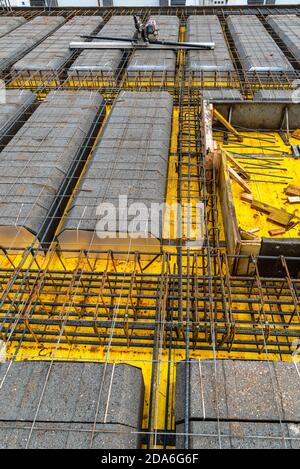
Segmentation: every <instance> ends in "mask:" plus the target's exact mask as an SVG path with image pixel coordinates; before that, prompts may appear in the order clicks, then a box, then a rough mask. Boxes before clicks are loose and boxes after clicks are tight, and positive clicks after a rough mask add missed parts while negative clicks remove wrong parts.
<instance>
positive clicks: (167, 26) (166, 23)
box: [127, 15, 180, 78]
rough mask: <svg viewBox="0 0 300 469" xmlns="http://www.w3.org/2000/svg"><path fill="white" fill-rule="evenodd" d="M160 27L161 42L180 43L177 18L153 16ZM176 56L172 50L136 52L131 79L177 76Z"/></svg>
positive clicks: (129, 69)
mask: <svg viewBox="0 0 300 469" xmlns="http://www.w3.org/2000/svg"><path fill="white" fill-rule="evenodd" d="M151 18H152V19H154V20H155V21H156V23H157V25H158V28H159V30H160V31H159V36H160V39H161V40H167V41H178V35H179V27H180V22H179V18H177V16H167V15H161V16H152V17H151ZM175 68H176V54H175V52H174V51H172V50H148V51H145V50H137V51H136V52H134V54H133V56H132V58H131V60H130V62H129V64H128V67H127V74H128V77H130V78H135V77H138V76H143V75H144V76H145V77H152V76H157V77H161V76H164V75H165V74H167V75H168V77H170V78H173V77H174V76H175Z"/></svg>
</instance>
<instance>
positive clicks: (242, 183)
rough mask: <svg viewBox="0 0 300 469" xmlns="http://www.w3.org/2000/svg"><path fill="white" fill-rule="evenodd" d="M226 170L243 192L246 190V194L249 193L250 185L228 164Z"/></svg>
mask: <svg viewBox="0 0 300 469" xmlns="http://www.w3.org/2000/svg"><path fill="white" fill-rule="evenodd" d="M228 172H229V176H230V177H231V178H232V179H234V181H236V182H237V183H238V184H239V185H240V186H241V187H242V188H243V189H244V191H245V192H248V194H251V188H250V186H249V185H248V184H247V183H246V182H245V181H244V179H242V178H241V176H239V175H238V174H237V173H236V172H235V171H234V169H232V168H231V167H230V166H228Z"/></svg>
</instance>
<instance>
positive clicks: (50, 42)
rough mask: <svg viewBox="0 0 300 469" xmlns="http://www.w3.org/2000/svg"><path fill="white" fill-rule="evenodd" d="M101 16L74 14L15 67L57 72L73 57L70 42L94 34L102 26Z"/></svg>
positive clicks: (31, 70) (19, 69)
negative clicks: (83, 35) (81, 36)
mask: <svg viewBox="0 0 300 469" xmlns="http://www.w3.org/2000/svg"><path fill="white" fill-rule="evenodd" d="M101 22H102V18H101V17H100V16H74V17H73V18H72V19H71V20H69V21H68V22H67V23H65V24H64V25H63V26H62V27H61V28H59V29H58V30H57V31H56V32H55V33H53V34H52V35H51V36H49V37H48V38H47V39H45V41H43V42H42V43H41V44H40V45H39V46H37V47H35V48H34V49H33V50H32V51H31V52H29V53H28V54H27V55H25V57H23V58H22V59H21V60H19V61H18V62H17V63H16V64H15V65H14V66H13V69H14V70H16V71H17V72H20V71H22V72H24V71H25V72H55V71H59V70H60V69H61V67H62V66H63V65H65V64H66V63H67V62H68V60H70V58H71V57H72V55H73V54H74V52H73V51H72V50H71V49H70V47H69V44H70V42H72V41H81V40H82V39H81V38H80V35H81V34H93V32H94V31H95V30H96V29H97V28H98V27H99V26H100V24H101Z"/></svg>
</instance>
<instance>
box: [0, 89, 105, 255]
mask: <svg viewBox="0 0 300 469" xmlns="http://www.w3.org/2000/svg"><path fill="white" fill-rule="evenodd" d="M101 104H103V98H102V97H101V96H100V95H99V94H98V93H97V92H88V91H78V92H76V93H74V92H69V91H51V92H50V93H49V95H48V96H47V98H46V99H45V101H44V102H43V103H42V104H40V106H39V107H38V108H37V110H36V111H35V112H34V113H33V115H32V116H31V117H30V118H29V119H28V121H27V122H26V123H25V124H24V125H23V127H22V128H21V129H20V130H19V131H18V132H17V134H16V135H15V137H13V139H12V140H11V141H10V142H9V143H8V145H7V146H6V147H5V149H4V150H3V151H2V153H1V162H0V166H1V171H0V174H1V175H2V176H1V177H0V194H1V195H0V197H1V207H0V242H1V244H2V245H3V244H4V243H5V242H6V243H8V244H4V245H6V246H9V245H11V243H13V242H16V244H15V246H16V247H17V246H19V243H20V244H21V245H22V246H24V245H25V246H26V245H27V243H28V242H32V239H30V236H29V234H31V235H32V236H33V235H36V234H37V233H39V231H40V229H41V226H42V225H43V222H44V221H45V220H46V219H47V214H48V211H49V209H50V207H51V205H52V203H53V201H54V200H55V197H56V196H57V195H58V193H59V190H60V188H61V185H62V183H63V182H64V180H65V177H66V174H67V172H68V171H69V169H70V167H71V165H72V164H73V162H74V160H75V159H76V156H77V157H78V155H77V153H78V152H79V151H80V148H81V146H82V144H83V142H84V141H85V139H86V137H87V136H88V134H89V132H90V129H91V127H92V125H93V123H94V121H95V118H96V116H97V115H98V113H99V109H100V106H101ZM49 222H50V220H49ZM58 222H59V220H57V223H58ZM24 232H25V233H27V235H28V236H29V239H27V238H26V236H25V235H24ZM22 243H23V244H22Z"/></svg>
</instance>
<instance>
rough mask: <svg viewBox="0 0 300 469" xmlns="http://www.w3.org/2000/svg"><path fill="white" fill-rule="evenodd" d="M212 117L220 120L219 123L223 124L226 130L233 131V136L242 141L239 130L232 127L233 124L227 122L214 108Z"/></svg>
mask: <svg viewBox="0 0 300 469" xmlns="http://www.w3.org/2000/svg"><path fill="white" fill-rule="evenodd" d="M214 117H215V118H216V119H217V120H218V121H219V122H221V124H223V125H224V127H226V129H227V130H229V132H231V133H233V134H234V135H235V137H236V138H237V139H238V141H239V142H242V141H243V137H241V135H240V134H239V132H238V131H237V130H236V129H235V128H234V127H233V125H231V124H230V122H228V120H227V119H225V117H224V116H222V114H221V113H220V112H219V111H217V110H216V109H215V108H214Z"/></svg>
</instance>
